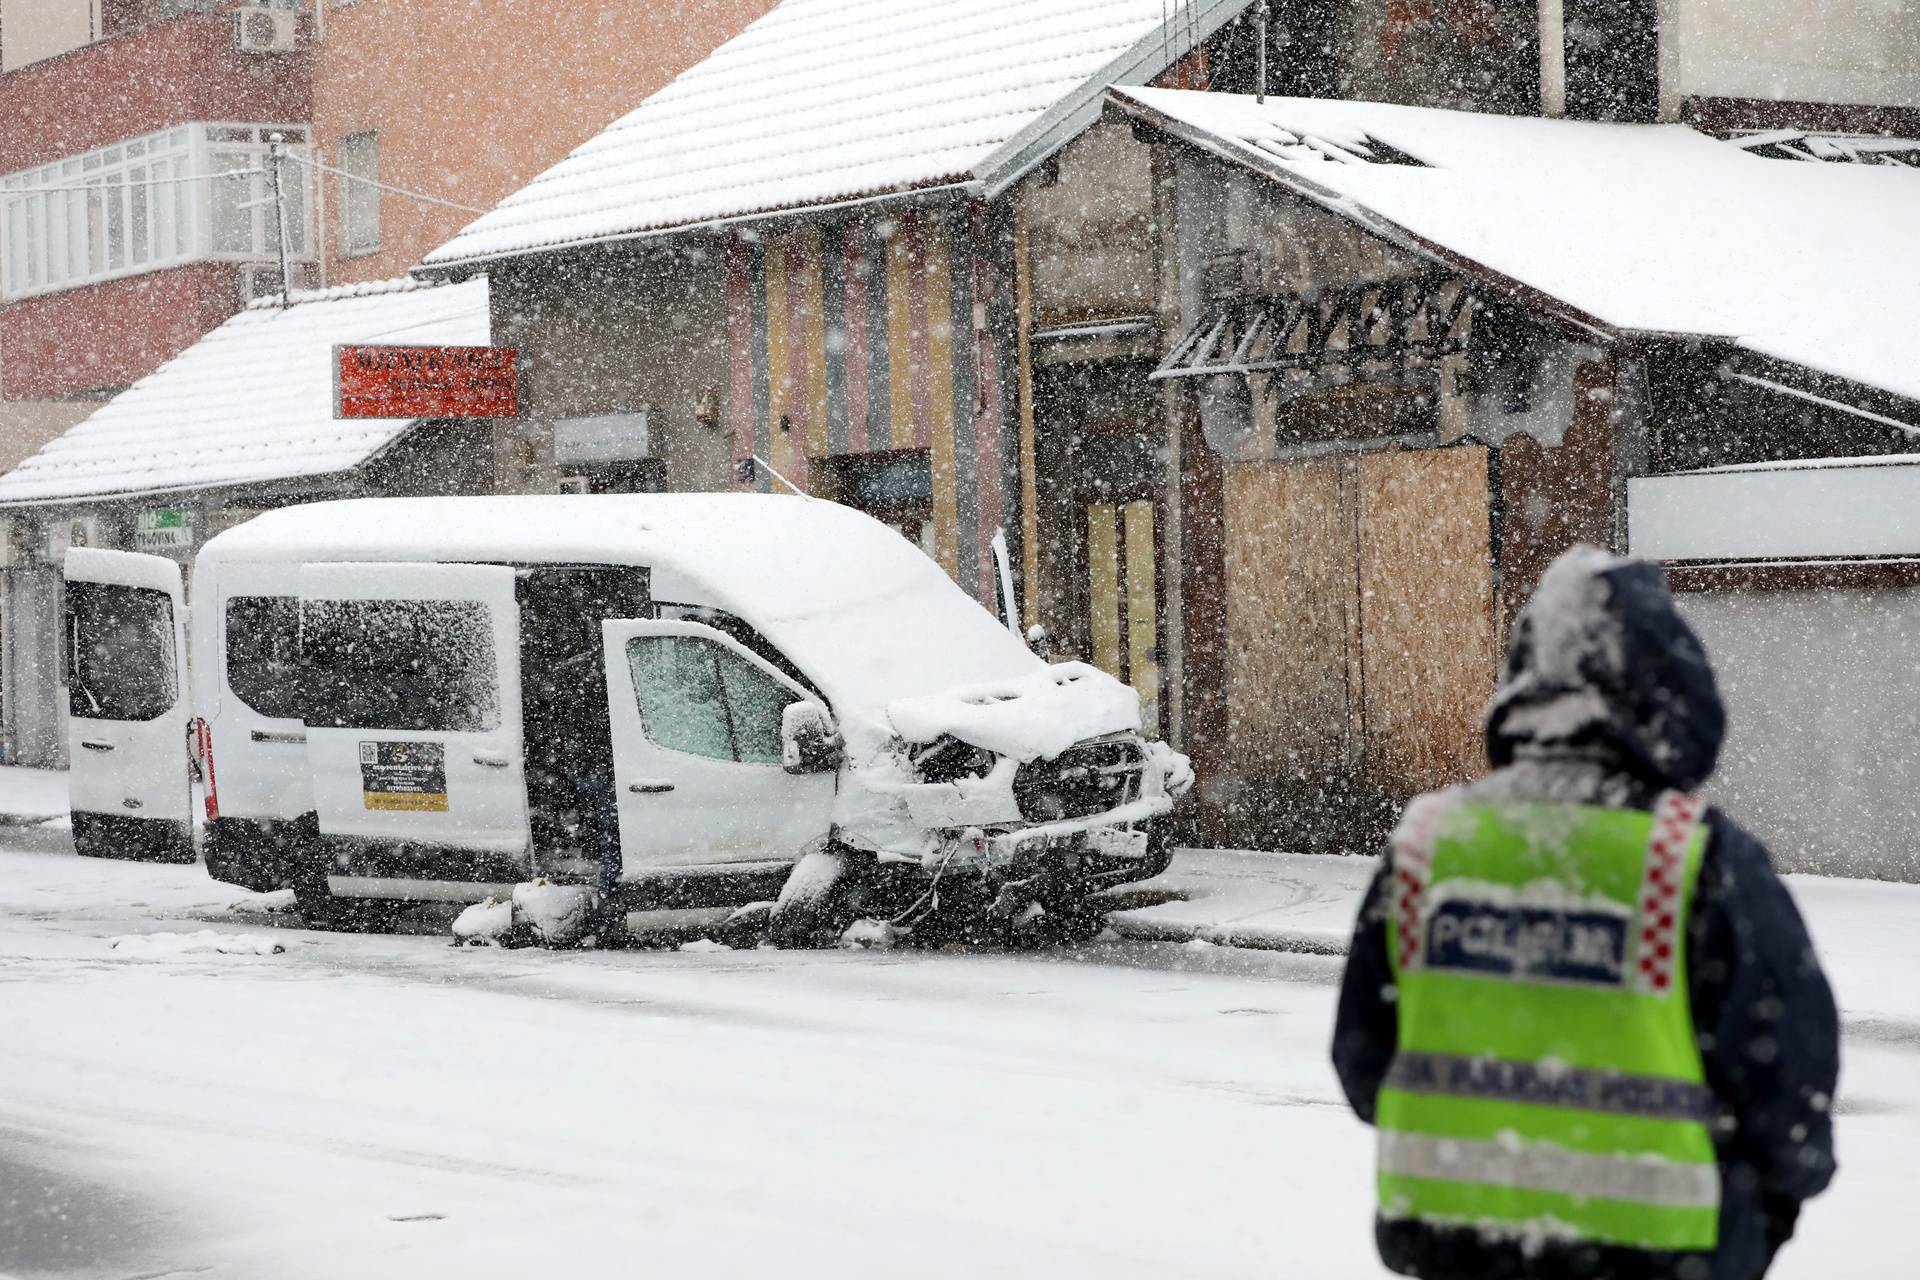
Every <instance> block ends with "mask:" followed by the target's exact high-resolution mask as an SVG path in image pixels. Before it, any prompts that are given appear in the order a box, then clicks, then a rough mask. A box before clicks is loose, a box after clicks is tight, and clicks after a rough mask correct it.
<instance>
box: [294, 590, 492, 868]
mask: <svg viewBox="0 0 1920 1280" xmlns="http://www.w3.org/2000/svg"><path fill="white" fill-rule="evenodd" d="M300 673H301V674H300V681H301V690H300V697H299V703H300V709H301V718H302V719H303V720H304V721H305V722H306V725H307V762H308V768H309V771H310V773H311V775H312V780H313V798H314V808H315V811H316V813H317V815H318V818H319V823H320V831H321V833H322V834H324V835H337V836H354V837H359V838H363V839H371V840H381V841H395V842H400V843H406V844H422V845H434V846H442V847H447V848H455V849H468V850H483V851H487V852H493V853H511V854H518V853H522V852H524V851H525V850H526V848H527V845H528V833H527V783H526V768H525V762H524V759H523V746H522V743H521V737H520V723H521V716H520V620H519V606H518V604H517V603H516V601H515V597H514V574H513V570H512V569H510V568H507V567H505V566H502V565H475V564H391V563H388V564H309V565H303V566H301V569H300Z"/></svg>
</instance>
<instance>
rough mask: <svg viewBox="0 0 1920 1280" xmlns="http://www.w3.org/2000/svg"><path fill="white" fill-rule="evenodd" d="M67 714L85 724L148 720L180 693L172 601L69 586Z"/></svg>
mask: <svg viewBox="0 0 1920 1280" xmlns="http://www.w3.org/2000/svg"><path fill="white" fill-rule="evenodd" d="M65 621H66V651H67V711H68V713H69V714H71V715H75V716H79V717H82V718H84V719H88V720H152V719H154V718H155V717H156V716H161V715H165V714H166V712H167V711H168V710H169V709H170V708H171V707H172V706H173V704H174V702H175V700H176V698H177V697H178V694H179V684H178V683H177V680H176V672H175V667H174V656H173V602H172V601H171V600H169V599H168V598H167V594H166V592H164V591H154V590H152V589H150V588H147V587H123V586H116V585H113V584H111V583H104V582H70V583H68V584H67V606H66V619H65Z"/></svg>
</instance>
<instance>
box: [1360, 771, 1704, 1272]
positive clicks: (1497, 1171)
mask: <svg viewBox="0 0 1920 1280" xmlns="http://www.w3.org/2000/svg"><path fill="white" fill-rule="evenodd" d="M1701 813H1702V807H1701V805H1700V803H1699V802H1698V801H1696V800H1694V799H1692V798H1691V797H1688V796H1682V795H1678V794H1674V793H1669V794H1667V795H1665V796H1663V797H1662V798H1661V800H1660V803H1659V805H1658V806H1657V807H1656V808H1655V810H1654V812H1653V813H1650V814H1649V813H1643V812H1639V811H1634V810H1620V809H1602V808H1588V807H1583V806H1572V805H1501V806H1497V807H1495V806H1483V805H1474V804H1468V803H1465V802H1463V801H1462V800H1460V799H1459V798H1458V796H1456V795H1453V794H1450V793H1446V792H1441V793H1437V794H1434V795H1429V796H1423V797H1421V798H1420V799H1418V800H1416V801H1415V802H1414V803H1413V804H1412V805H1411V806H1409V808H1408V810H1407V815H1406V817H1405V818H1404V819H1403V820H1402V822H1401V824H1400V829H1399V830H1398V831H1396V832H1395V833H1394V838H1393V849H1392V859H1393V865H1392V868H1391V872H1392V881H1391V886H1390V890H1391V892H1390V897H1391V911H1392V918H1391V928H1390V929H1389V938H1388V949H1389V951H1390V952H1391V955H1390V957H1389V959H1390V961H1391V964H1392V966H1393V970H1394V973H1395V976H1396V980H1397V983H1398V998H1397V1002H1396V1009H1397V1014H1398V1017H1399V1024H1400V1035H1399V1047H1398V1052H1397V1054H1396V1056H1395V1058H1394V1061H1393V1064H1392V1066H1391V1068H1390V1069H1389V1071H1388V1073H1387V1078H1386V1081H1385V1084H1384V1085H1383V1087H1382V1089H1381V1091H1380V1100H1379V1107H1378V1115H1377V1121H1378V1124H1379V1130H1380V1171H1379V1182H1380V1212H1381V1215H1382V1216H1383V1217H1386V1218H1399V1219H1407V1218H1411V1219H1416V1220H1420V1221H1425V1222H1431V1223H1434V1224H1436V1225H1445V1226H1471V1227H1474V1228H1477V1229H1479V1230H1481V1231H1482V1232H1485V1233H1487V1234H1488V1235H1490V1236H1499V1235H1510V1236H1512V1237H1513V1238H1515V1239H1518V1240H1521V1241H1523V1242H1538V1241H1545V1240H1565V1241H1569V1242H1577V1241H1588V1242H1596V1243H1604V1244H1611V1245H1621V1246H1628V1247H1633V1248H1641V1249H1650V1250H1668V1251H1687V1250H1710V1249H1712V1248H1713V1247H1714V1244H1715V1242H1716V1239H1717V1234H1718V1226H1719V1208H1720V1179H1719V1170H1718V1168H1717V1167H1716V1165H1715V1162H1714V1149H1713V1140H1712V1138H1711V1136H1710V1135H1709V1132H1708V1127H1707V1125H1708V1121H1709V1119H1710V1116H1711V1107H1712V1097H1711V1094H1710V1093H1709V1091H1708V1090H1707V1088H1706V1085H1705V1077H1704V1074H1703V1071H1702V1068H1701V1063H1700V1051H1699V1049H1698V1047H1697V1046H1696V1045H1695V1043H1694V1037H1693V1017H1692V1012H1691V1010H1690V1009H1689V1007H1688V998H1687V973H1686V956H1685V941H1686V922H1687V912H1688V909H1689V908H1690V906H1691V905H1692V900H1693V890H1694V882H1695V879H1696V878H1697V876H1698V874H1699V870H1700V855H1701V851H1702V850H1703V849H1704V847H1705V844H1706V829H1705V827H1704V826H1702V825H1701V823H1700V817H1701Z"/></svg>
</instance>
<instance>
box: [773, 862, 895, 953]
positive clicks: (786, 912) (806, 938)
mask: <svg viewBox="0 0 1920 1280" xmlns="http://www.w3.org/2000/svg"><path fill="white" fill-rule="evenodd" d="M866 862H867V860H866V859H864V858H861V857H860V856H859V855H858V854H855V853H853V852H852V851H850V850H847V849H836V848H831V847H829V848H824V849H813V850H809V851H808V852H807V853H805V854H803V855H801V858H800V861H798V862H796V863H795V864H794V866H793V873H792V874H791V875H789V876H788V877H787V883H786V885H785V886H784V887H782V888H781V890H780V897H779V898H778V900H776V901H775V902H774V904H773V909H772V910H771V911H769V912H768V913H767V939H768V941H770V942H772V943H773V945H774V946H776V947H781V948H783V949H786V950H802V949H806V948H815V947H831V946H834V945H835V944H837V943H838V942H839V941H840V935H841V934H843V933H845V932H846V931H847V926H848V925H850V924H852V923H853V921H854V917H855V916H856V915H857V914H858V913H859V909H860V904H861V902H862V901H863V900H864V898H865V897H866V892H865V890H866V888H867V886H868V883H869V881H870V880H871V878H872V877H871V876H870V875H869V874H868V873H867V867H866V865H865V863H866Z"/></svg>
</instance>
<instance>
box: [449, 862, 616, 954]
mask: <svg viewBox="0 0 1920 1280" xmlns="http://www.w3.org/2000/svg"><path fill="white" fill-rule="evenodd" d="M599 898H600V894H599V891H598V890H596V889H593V888H590V887H588V886H587V885H580V884H554V883H553V882H551V881H549V880H544V879H542V880H533V881H529V882H528V883H526V884H517V885H515V886H514V887H513V895H512V896H511V897H510V898H508V899H506V900H504V901H503V900H501V899H499V898H492V897H490V898H488V899H487V900H486V901H484V902H476V903H474V904H473V905H472V906H470V907H468V908H467V909H466V910H465V911H462V912H461V913H460V914H459V916H458V917H456V918H455V919H454V922H453V936H454V937H455V938H457V939H459V940H460V941H462V942H468V943H474V944H485V943H498V942H502V941H504V940H505V939H506V938H507V936H508V935H509V934H510V933H514V932H515V931H516V930H517V931H519V932H520V933H521V934H522V935H524V938H523V940H524V941H530V942H540V943H543V944H544V945H546V946H550V947H561V946H567V945H569V944H571V943H573V942H576V941H578V940H579V939H580V938H581V937H582V936H583V935H584V934H585V933H586V932H587V930H588V928H589V927H590V926H591V924H592V922H593V908H594V905H595V904H596V903H597V902H598V901H599Z"/></svg>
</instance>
